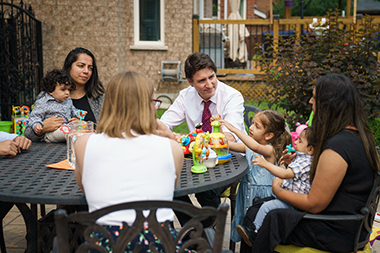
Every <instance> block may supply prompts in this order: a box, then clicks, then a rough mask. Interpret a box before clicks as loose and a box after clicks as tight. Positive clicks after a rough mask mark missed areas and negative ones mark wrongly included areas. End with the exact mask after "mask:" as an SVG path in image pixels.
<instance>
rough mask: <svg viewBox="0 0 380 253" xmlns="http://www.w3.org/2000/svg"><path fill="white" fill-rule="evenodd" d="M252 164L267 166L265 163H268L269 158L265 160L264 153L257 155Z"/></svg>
mask: <svg viewBox="0 0 380 253" xmlns="http://www.w3.org/2000/svg"><path fill="white" fill-rule="evenodd" d="M251 162H252V165H253V166H256V165H259V166H260V167H263V168H265V165H266V164H267V162H268V161H267V160H265V158H264V156H262V155H257V156H256V157H255V159H253V160H252V161H251Z"/></svg>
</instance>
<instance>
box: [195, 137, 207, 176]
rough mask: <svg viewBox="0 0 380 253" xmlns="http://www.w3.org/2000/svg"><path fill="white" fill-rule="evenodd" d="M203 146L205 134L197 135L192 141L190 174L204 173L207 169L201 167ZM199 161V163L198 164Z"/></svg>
mask: <svg viewBox="0 0 380 253" xmlns="http://www.w3.org/2000/svg"><path fill="white" fill-rule="evenodd" d="M204 145H205V134H204V133H199V134H198V135H197V137H196V138H195V141H194V147H193V166H192V167H191V172H193V173H197V174H200V173H205V172H206V171H207V167H206V166H205V165H203V164H202V163H201V162H202V150H203V147H204ZM199 161H200V162H199Z"/></svg>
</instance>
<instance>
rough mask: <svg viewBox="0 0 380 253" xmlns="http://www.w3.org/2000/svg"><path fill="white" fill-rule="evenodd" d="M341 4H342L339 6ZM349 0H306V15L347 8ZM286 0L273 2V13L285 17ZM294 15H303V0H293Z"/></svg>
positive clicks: (322, 14)
mask: <svg viewBox="0 0 380 253" xmlns="http://www.w3.org/2000/svg"><path fill="white" fill-rule="evenodd" d="M377 1H380V0H377ZM339 5H340V6H339ZM346 5H347V0H340V1H338V0H334V1H331V0H304V10H303V11H304V14H303V15H304V16H325V15H326V12H327V10H329V9H331V10H335V9H337V8H339V7H340V8H341V9H342V10H345V9H346ZM284 9H285V4H284V0H280V1H277V2H274V3H273V13H275V14H280V16H281V17H282V18H283V17H284ZM292 16H298V17H300V16H301V0H293V7H292Z"/></svg>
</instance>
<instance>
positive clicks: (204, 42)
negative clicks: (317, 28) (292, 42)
mask: <svg viewBox="0 0 380 253" xmlns="http://www.w3.org/2000/svg"><path fill="white" fill-rule="evenodd" d="M273 16H274V18H273V23H271V21H270V20H256V19H255V20H210V19H197V18H194V19H193V51H194V52H195V51H198V52H204V53H207V54H209V55H210V57H211V58H212V59H213V60H214V62H215V64H216V65H217V68H218V74H222V73H223V74H248V75H252V74H254V75H260V74H264V72H263V71H261V70H260V68H258V67H257V66H256V65H255V60H254V58H255V55H256V53H257V52H258V51H257V50H258V49H257V46H259V47H261V48H263V49H265V48H264V47H265V45H266V44H267V43H264V42H266V40H267V39H268V38H270V39H271V40H272V41H273V44H272V46H273V51H274V52H276V51H277V46H278V41H279V40H278V39H279V37H280V36H297V37H298V38H300V36H301V34H303V33H305V32H308V31H310V28H309V24H310V23H312V22H313V18H312V17H310V18H309V17H308V18H304V19H300V18H299V17H298V18H297V17H293V18H290V19H280V18H278V17H275V16H276V15H273ZM321 18H322V17H318V18H317V19H318V20H321ZM339 21H341V24H340V28H341V29H346V30H348V29H352V27H354V26H353V24H354V22H357V24H358V25H357V26H356V29H360V27H361V25H362V24H363V20H362V18H361V17H360V16H357V17H356V18H352V17H351V18H344V17H342V18H339ZM372 23H373V25H375V26H376V27H377V28H378V29H377V30H378V31H379V36H380V17H379V16H374V20H373V22H372ZM244 26H245V28H246V30H245V29H244ZM242 28H243V29H242ZM228 29H237V30H238V31H240V33H241V32H242V31H243V32H244V31H245V35H243V36H241V37H243V38H244V42H245V44H246V48H244V52H243V54H242V55H243V56H244V55H246V56H247V57H246V59H247V60H246V61H245V62H242V61H239V60H232V59H231V57H230V53H229V49H230V46H231V41H232V40H231V38H229V37H228ZM246 31H248V33H247V32H246ZM248 34H249V35H248ZM268 34H269V36H268ZM247 35H248V36H247Z"/></svg>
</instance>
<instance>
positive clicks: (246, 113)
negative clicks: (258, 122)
mask: <svg viewBox="0 0 380 253" xmlns="http://www.w3.org/2000/svg"><path fill="white" fill-rule="evenodd" d="M259 111H261V109H260V108H257V107H256V106H253V105H244V123H245V124H246V125H247V127H248V128H249V127H250V126H251V124H252V118H253V117H252V116H250V114H249V113H250V112H254V113H258V112H259Z"/></svg>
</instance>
